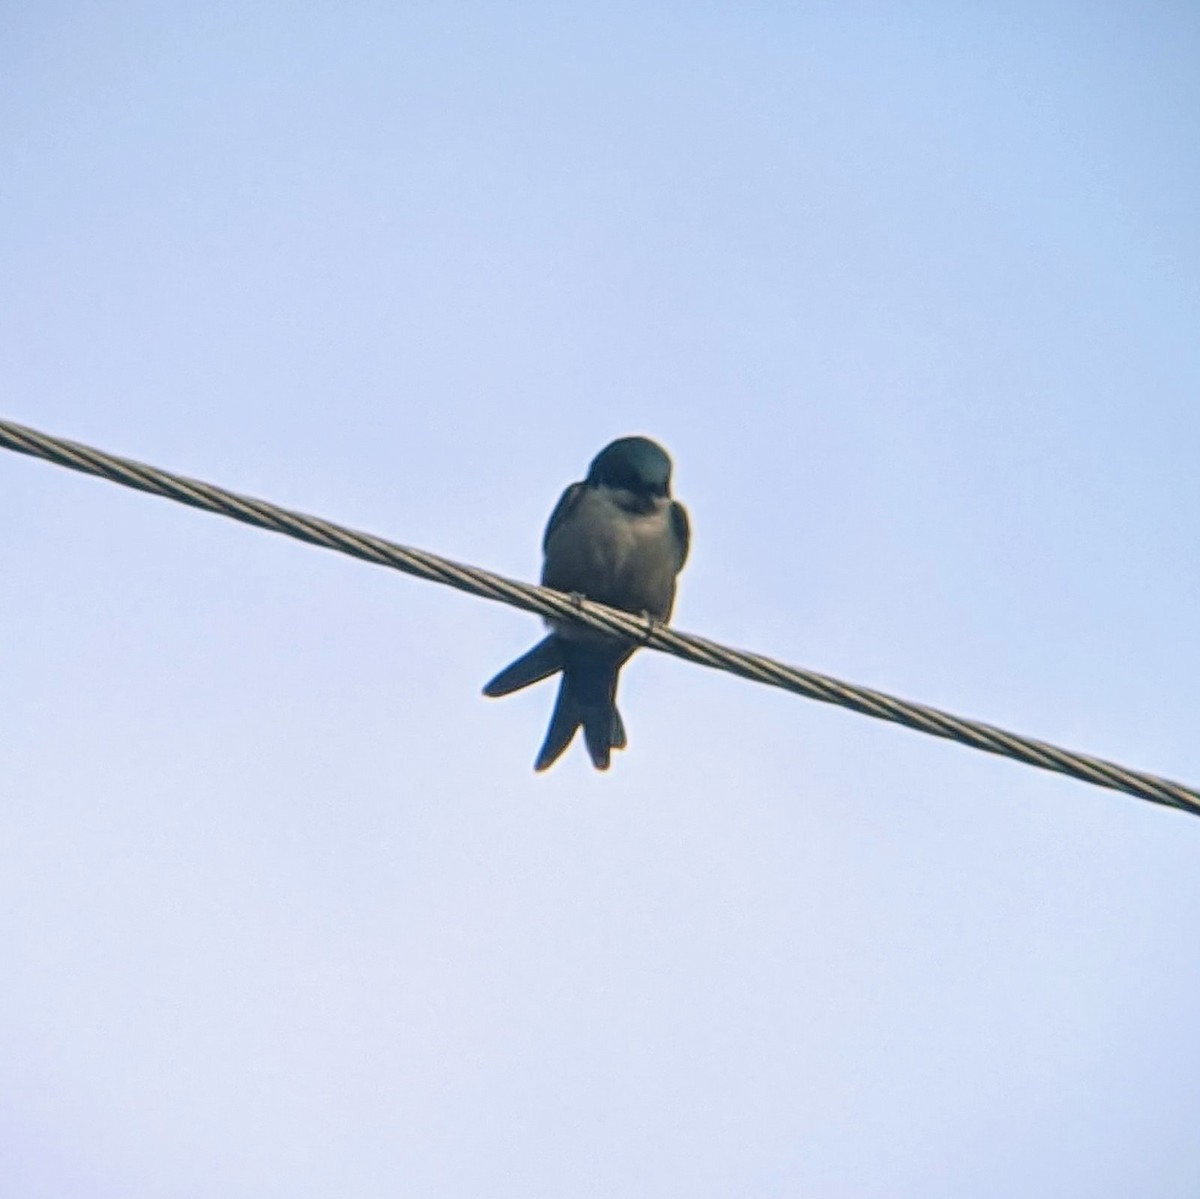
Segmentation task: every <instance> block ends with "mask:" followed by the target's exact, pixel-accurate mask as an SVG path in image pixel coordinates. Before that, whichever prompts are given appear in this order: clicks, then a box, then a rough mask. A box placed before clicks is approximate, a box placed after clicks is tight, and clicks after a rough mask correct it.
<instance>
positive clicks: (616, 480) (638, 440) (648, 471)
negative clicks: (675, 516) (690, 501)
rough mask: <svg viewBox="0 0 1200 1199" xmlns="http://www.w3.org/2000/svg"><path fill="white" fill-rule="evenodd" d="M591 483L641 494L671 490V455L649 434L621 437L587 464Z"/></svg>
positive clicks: (657, 493) (668, 492)
mask: <svg viewBox="0 0 1200 1199" xmlns="http://www.w3.org/2000/svg"><path fill="white" fill-rule="evenodd" d="M587 481H588V483H590V484H591V485H592V486H593V487H599V486H603V487H619V488H621V489H622V490H624V491H632V492H633V493H634V494H635V495H641V496H668V495H670V494H671V459H670V457H668V455H667V451H666V450H664V449H663V448H662V446H660V445H659V444H658V442H656V441H651V440H650V438H649V437H620V438H618V439H617V440H616V441H614V442H612V443H611V444H610V445H606V446H605V447H604V449H602V450H601V451H600V453H598V454H597V455H596V457H595V458H594V459H593V460H592V465H591V466H590V467H588V473H587Z"/></svg>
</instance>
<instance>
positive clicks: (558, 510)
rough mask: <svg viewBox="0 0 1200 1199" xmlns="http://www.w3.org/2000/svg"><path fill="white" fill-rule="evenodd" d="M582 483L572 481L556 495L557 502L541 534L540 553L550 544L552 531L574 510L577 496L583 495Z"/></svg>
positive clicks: (577, 500)
mask: <svg viewBox="0 0 1200 1199" xmlns="http://www.w3.org/2000/svg"><path fill="white" fill-rule="evenodd" d="M584 490H585V489H584V485H583V484H582V483H572V484H571V486H570V487H568V488H567V489H566V491H564V492H563V493H562V495H560V496H559V497H558V503H557V504H555V505H554V511H553V512H551V513H550V519H549V521H548V522H547V523H546V531H545V533H543V534H542V553H543V554H544V553H545V552H546V549H547V547H548V546H549V545H550V538H551V537H552V536H553V535H554V531H555V530H556V529H557V528H558V527H559V525H561V524H562V523H563V521H564V520H567V519H568V518H569V517H570V515H571V513H572V512H573V511H574V510H575V507H576V505H577V504H578V503H579V497H580V496H581V495H583V492H584Z"/></svg>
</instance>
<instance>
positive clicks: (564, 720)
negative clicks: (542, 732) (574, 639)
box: [534, 643, 628, 770]
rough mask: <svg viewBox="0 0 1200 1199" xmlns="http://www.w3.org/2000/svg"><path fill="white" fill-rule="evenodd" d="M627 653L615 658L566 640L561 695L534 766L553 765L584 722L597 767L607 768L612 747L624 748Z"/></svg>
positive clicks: (587, 743) (588, 747) (537, 767)
mask: <svg viewBox="0 0 1200 1199" xmlns="http://www.w3.org/2000/svg"><path fill="white" fill-rule="evenodd" d="M627 656H628V655H627V654H624V653H622V654H621V655H620V656H619V657H614V656H613V655H612V654H611V653H603V652H597V650H596V649H595V648H594V647H584V646H578V645H570V644H569V643H564V645H563V677H562V682H561V684H560V685H559V689H558V699H557V701H556V702H555V705H554V714H553V715H552V716H551V717H550V728H549V729H548V730H547V732H546V740H545V742H544V743H543V745H542V748H541V752H540V753H539V754H538V757H537V762H536V763H535V766H534V769H536V770H546V769H548V768H549V767H550V766H552V765H553V764H554V762H555V761H556V760H557V759H558V758H559V757H560V756H561V754H562V753H563V751H564V750H565V749H566V748H567V746H568V745H570V744H571V741H572V739H573V738H574V736H575V734H576V732H578V730H579V728H580V726H582V727H583V739H584V743H585V744H586V745H587V750H588V756H589V757H590V758H591V759H592V765H593V766H595V767H596V769H597V770H607V769H608V767H609V761H610V757H611V753H612V750H614V749H624V748H625V745H626V741H627V738H626V736H625V724H624V722H623V721H622V720H621V714H620V713H619V712H618V711H617V703H616V700H617V673H618V671H619V670H620V668H621V664H622V663H623V662H624V660H625V658H626V657H627Z"/></svg>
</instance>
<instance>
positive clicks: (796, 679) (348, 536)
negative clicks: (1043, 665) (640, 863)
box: [0, 420, 1200, 815]
mask: <svg viewBox="0 0 1200 1199" xmlns="http://www.w3.org/2000/svg"><path fill="white" fill-rule="evenodd" d="M0 447H3V448H5V449H9V450H14V451H16V452H17V453H21V454H28V455H30V456H31V457H34V458H41V459H43V460H45V461H47V462H53V463H55V464H56V465H58V466H65V467H68V468H69V469H71V470H76V471H81V472H83V473H84V474H90V475H96V476H98V477H99V478H102V479H108V480H109V481H111V482H114V483H120V484H123V485H124V486H126V487H132V488H135V489H137V490H138V491H145V492H148V493H149V494H151V495H157V496H161V497H163V498H165V499H171V500H176V501H178V502H179V503H182V504H187V505H189V506H191V507H193V508H200V509H203V510H204V511H206V512H212V513H214V514H216V515H218V516H228V517H231V518H232V519H234V520H238V521H241V522H243V523H244V524H248V525H254V526H256V527H257V528H260V529H267V530H269V531H271V532H274V533H282V534H284V535H285V536H288V537H295V538H297V539H299V540H301V541H306V542H308V543H309V544H311V545H317V546H321V547H322V548H324V549H330V550H336V551H337V552H339V553H343V554H349V555H351V556H352V557H356V558H361V559H363V560H364V561H366V562H372V563H374V564H376V565H379V566H387V567H390V568H392V569H394V570H399V571H403V572H404V573H405V574H410V575H415V576H416V577H417V578H420V579H425V580H426V581H428V582H431V583H442V584H444V585H446V586H448V587H454V588H457V589H458V590H459V591H465V592H467V593H468V594H470V595H474V596H477V597H479V598H480V599H487V600H493V601H495V602H497V603H502V604H509V605H511V606H513V607H517V608H521V609H523V610H524V611H526V612H532V613H534V614H536V615H539V616H546V617H553V618H554V619H556V620H568V621H575V622H576V623H578V624H581V625H585V626H587V627H589V628H592V629H596V630H598V631H600V632H602V633H607V634H609V635H610V636H613V637H617V638H621V639H624V640H629V641H632V642H636V643H637V644H639V645H645V646H646V647H647V648H649V649H655V650H659V651H660V652H662V653H667V654H673V655H674V656H675V657H677V658H682V659H684V660H685V661H688V662H692V663H695V664H696V665H698V666H707V667H710V668H712V669H714V670H724V671H726V672H728V673H730V674H735V675H737V676H739V677H740V678H744V679H748V680H750V681H751V682H756V683H764V684H766V685H768V686H771V687H779V688H782V689H783V690H785V691H790V692H793V693H794V694H796V695H802V696H805V697H806V698H808V699H814V700H819V701H820V702H821V703H827V704H836V705H838V706H840V707H843V708H849V709H851V710H852V711H855V712H859V713H861V714H862V715H864V716H873V717H875V718H876V719H878V720H887V721H890V722H892V723H893V724H900V725H904V726H905V727H906V728H910V729H915V730H916V731H918V732H922V733H928V734H929V735H930V736H934V737H942V738H945V739H946V740H950V741H957V742H959V743H960V744H962V745H966V746H969V747H971V748H973V749H979V750H983V751H985V752H986V753H991V754H998V755H1001V756H1003V757H1008V758H1013V759H1014V760H1016V761H1018V762H1023V763H1025V764H1026V765H1028V766H1037V767H1039V768H1041V769H1043V770H1051V771H1055V772H1057V773H1059V774H1065V775H1069V776H1070V777H1072V778H1075V779H1079V780H1081V781H1082V782H1086V783H1092V784H1094V785H1096V786H1099V787H1107V788H1109V789H1111V790H1114V791H1122V792H1125V793H1126V794H1128V795H1133V796H1136V797H1137V798H1139V799H1145V800H1149V801H1150V802H1151V803H1157V804H1163V805H1165V806H1167V807H1173V808H1178V809H1180V810H1182V811H1185V812H1191V813H1193V814H1194V815H1200V792H1198V791H1196V790H1194V789H1193V788H1190V787H1186V786H1184V785H1183V784H1182V783H1176V782H1172V781H1171V780H1169V779H1164V778H1159V777H1158V776H1157V775H1153V774H1146V773H1143V772H1142V771H1136V770H1129V769H1127V768H1125V767H1123V766H1118V765H1117V764H1116V763H1114V762H1108V761H1105V760H1104V759H1102V758H1094V757H1091V756H1090V755H1087V754H1080V753H1074V752H1072V751H1070V750H1066V749H1062V748H1060V747H1058V746H1054V745H1049V744H1047V743H1045V742H1043V741H1037V740H1034V739H1033V738H1032V737H1024V736H1021V735H1019V734H1017V733H1010V732H1006V731H1005V730H1003V729H998V728H995V727H993V726H992V725H989V724H984V723H982V722H980V721H975V720H967V719H964V718H962V717H959V716H953V715H951V714H950V713H948V712H943V711H940V710H939V709H937V708H931V707H927V706H926V705H924V704H916V703H910V702H908V701H905V700H902V699H898V698H897V697H895V696H892V695H887V694H885V693H883V692H881V691H873V690H871V689H870V688H867V687H859V686H856V685H854V684H852V683H846V682H842V681H840V680H838V679H834V678H830V677H829V676H827V675H822V674H817V673H816V672H814V671H811V670H804V669H803V668H801V667H796V666H788V665H786V664H785V663H783V662H777V661H775V660H774V659H772V658H766V657H763V656H762V655H760V654H753V653H748V652H747V651H745V650H738V649H733V648H731V647H730V646H725V645H720V644H718V643H717V642H714V641H708V640H706V639H705V638H703V637H697V636H695V635H693V634H690V633H684V632H682V631H680V630H679V629H674V628H671V627H670V626H667V625H663V624H659V623H657V622H653V621H651V622H648V621H646V620H645V619H643V617H642V616H641V615H640V614H638V615H633V614H630V613H628V612H622V611H620V610H619V609H616V608H609V607H606V606H605V605H603V604H598V603H595V602H594V601H592V600H579V599H577V598H576V597H573V596H569V595H565V594H564V593H562V592H559V591H554V590H552V589H551V588H548V587H540V586H536V585H534V584H532V583H523V582H520V581H519V580H517V579H509V578H505V577H504V576H503V575H497V574H493V573H492V572H491V571H487V570H482V569H480V568H479V567H476V566H468V565H465V564H463V563H459V562H453V561H451V560H450V559H448V558H442V557H440V556H438V555H437V554H431V553H428V552H426V551H424V550H419V549H413V548H411V547H408V546H403V545H399V544H397V543H396V542H393V541H388V540H386V539H385V538H382V537H378V536H375V535H373V534H370V533H360V532H358V531H356V530H354V529H349V528H346V527H345V526H343V525H338V524H334V523H333V522H332V521H327V520H322V519H320V518H319V517H316V516H308V515H306V514H304V513H301V512H295V511H292V510H290V509H287V508H281V507H278V506H277V505H275V504H271V503H268V502H267V501H266V500H259V499H254V498H252V497H250V496H245V495H239V494H238V493H236V492H233V491H227V490H225V489H224V488H222V487H216V486H214V485H213V484H211V483H203V482H201V481H199V480H197V479H189V478H186V477H184V476H182V475H176V474H172V473H171V472H170V471H165V470H160V469H159V468H157V467H153V466H148V465H146V464H145V463H141V462H135V461H133V460H131V459H128V458H120V457H117V456H116V455H114V454H107V453H105V452H104V451H102V450H98V449H95V448H93V447H92V446H86V445H81V444H79V443H77V442H72V441H66V440H64V439H62V438H59V437H52V436H50V435H49V434H46V433H40V432H38V431H37V430H35V429H30V428H28V427H26V426H24V425H18V424H15V423H13V422H11V421H5V420H0Z"/></svg>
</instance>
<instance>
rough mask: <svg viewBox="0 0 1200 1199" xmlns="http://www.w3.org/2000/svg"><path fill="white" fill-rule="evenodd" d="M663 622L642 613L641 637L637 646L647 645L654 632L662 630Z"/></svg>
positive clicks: (647, 613)
mask: <svg viewBox="0 0 1200 1199" xmlns="http://www.w3.org/2000/svg"><path fill="white" fill-rule="evenodd" d="M662 625H663V622H662V621H661V620H659V619H658V617H657V616H654V615H652V614H651V613H649V612H646V611H643V612H642V635H641V637H640V638H638V644H639V645H649V644H650V639H651V638H652V637H653V636H654V634H655V631H656V630H658V629H660V628H662Z"/></svg>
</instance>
